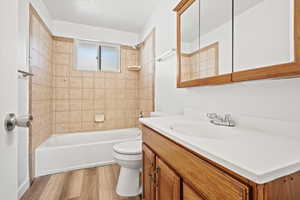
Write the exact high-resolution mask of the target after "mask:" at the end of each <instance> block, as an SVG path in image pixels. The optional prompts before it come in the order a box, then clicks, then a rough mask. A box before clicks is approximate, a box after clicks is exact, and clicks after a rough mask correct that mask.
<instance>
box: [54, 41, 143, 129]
mask: <svg viewBox="0 0 300 200" xmlns="http://www.w3.org/2000/svg"><path fill="white" fill-rule="evenodd" d="M53 58H54V59H53V67H54V70H53V88H54V93H53V94H54V95H53V102H54V104H53V110H54V112H53V118H54V124H53V130H54V133H70V132H81V131H94V130H107V129H121V128H132V127H137V125H138V113H139V106H138V105H139V101H138V80H139V73H138V72H132V71H128V70H127V66H128V65H138V64H139V51H138V50H134V49H132V48H129V47H122V48H121V73H109V72H92V71H78V70H76V69H75V68H74V65H73V58H74V54H73V40H71V39H62V38H54V41H53ZM96 113H104V114H105V121H104V122H103V123H95V122H94V121H95V120H94V119H95V114H96Z"/></svg>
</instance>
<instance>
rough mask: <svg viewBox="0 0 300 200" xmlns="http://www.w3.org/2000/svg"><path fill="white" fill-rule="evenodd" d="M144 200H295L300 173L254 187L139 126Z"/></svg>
mask: <svg viewBox="0 0 300 200" xmlns="http://www.w3.org/2000/svg"><path fill="white" fill-rule="evenodd" d="M142 131H143V136H142V137H143V155H144V158H143V168H144V170H143V178H144V179H143V187H144V195H143V196H144V200H180V199H184V200H196V199H197V200H299V199H300V192H299V187H300V172H297V173H295V174H291V175H289V176H286V177H282V178H279V179H276V180H274V181H272V182H269V183H265V184H256V183H254V182H252V181H250V180H248V179H246V178H244V177H241V176H240V175H238V174H236V173H235V172H232V171H231V170H229V169H227V168H224V167H223V166H221V165H219V164H217V163H215V162H213V161H210V160H208V159H207V158H205V157H203V156H202V155H200V154H198V153H196V152H193V151H191V150H189V149H187V148H185V147H184V146H182V145H180V144H178V143H176V142H175V141H173V140H171V139H169V138H167V137H165V136H164V135H163V134H160V133H158V132H156V131H154V130H152V129H151V128H149V127H147V126H145V125H143V126H142Z"/></svg>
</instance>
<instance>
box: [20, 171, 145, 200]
mask: <svg viewBox="0 0 300 200" xmlns="http://www.w3.org/2000/svg"><path fill="white" fill-rule="evenodd" d="M118 174H119V167H118V166H117V165H109V166H104V167H98V168H92V169H82V170H77V171H71V172H66V173H61V174H54V175H49V176H43V177H40V178H37V179H36V180H35V181H34V183H33V185H32V186H31V188H30V189H29V190H28V191H27V192H26V193H25V194H24V196H23V197H22V199H21V200H140V198H139V197H135V198H121V197H119V196H118V195H117V194H116V192H115V188H116V185H117V180H118ZM129 184H130V183H129Z"/></svg>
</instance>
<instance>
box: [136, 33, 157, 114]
mask: <svg viewBox="0 0 300 200" xmlns="http://www.w3.org/2000/svg"><path fill="white" fill-rule="evenodd" d="M154 45H155V31H154V30H153V31H152V32H151V33H150V34H149V35H148V37H147V38H146V39H145V41H144V42H143V45H142V47H141V49H140V63H141V66H142V69H141V71H140V74H139V110H140V111H143V112H144V114H145V117H148V116H149V115H150V112H153V111H154V73H155V49H154Z"/></svg>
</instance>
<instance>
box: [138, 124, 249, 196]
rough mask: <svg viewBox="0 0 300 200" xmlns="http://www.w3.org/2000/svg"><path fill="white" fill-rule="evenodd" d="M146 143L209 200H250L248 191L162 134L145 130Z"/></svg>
mask: <svg viewBox="0 0 300 200" xmlns="http://www.w3.org/2000/svg"><path fill="white" fill-rule="evenodd" d="M142 130H143V142H144V143H145V144H147V145H148V146H149V147H150V148H152V149H153V150H154V151H155V153H156V154H157V155H158V156H159V157H160V158H162V159H163V160H164V161H165V162H166V163H168V165H170V166H171V167H172V168H173V169H174V170H175V171H176V172H177V173H178V174H179V175H180V176H181V177H182V178H183V180H184V182H186V183H188V184H190V185H192V186H193V188H195V189H196V190H197V192H199V193H201V194H202V196H203V198H205V199H207V200H220V199H222V200H249V188H248V186H246V185H244V184H243V183H241V182H239V181H238V180H236V179H234V178H232V177H231V176H229V175H227V174H226V173H224V172H223V171H221V170H219V169H218V168H216V167H214V166H213V165H212V164H210V163H208V162H207V161H204V160H203V159H201V158H200V157H198V156H196V155H195V154H193V153H192V152H190V151H188V150H186V149H185V148H183V147H181V146H180V145H177V144H176V143H174V142H172V141H171V140H169V139H167V138H165V137H163V136H162V135H160V134H159V133H157V132H155V131H153V130H152V129H149V128H148V127H146V126H143V127H142Z"/></svg>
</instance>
